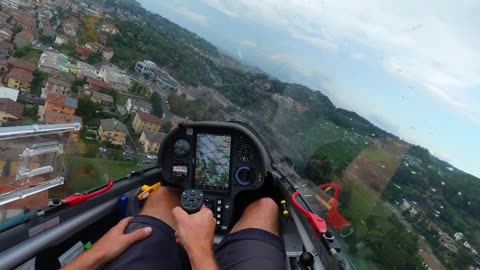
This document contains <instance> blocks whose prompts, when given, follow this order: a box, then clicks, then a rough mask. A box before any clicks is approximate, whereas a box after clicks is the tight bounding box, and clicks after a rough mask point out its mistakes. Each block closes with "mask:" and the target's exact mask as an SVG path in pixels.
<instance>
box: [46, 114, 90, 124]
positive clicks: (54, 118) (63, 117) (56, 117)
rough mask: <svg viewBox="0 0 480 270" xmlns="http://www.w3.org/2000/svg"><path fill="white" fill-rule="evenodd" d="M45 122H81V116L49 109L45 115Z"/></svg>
mask: <svg viewBox="0 0 480 270" xmlns="http://www.w3.org/2000/svg"><path fill="white" fill-rule="evenodd" d="M43 122H44V123H45V124H68V123H81V118H80V117H77V116H73V115H68V114H63V113H60V112H54V111H49V112H46V113H45V114H44V115H43Z"/></svg>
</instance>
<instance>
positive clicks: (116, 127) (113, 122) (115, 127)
mask: <svg viewBox="0 0 480 270" xmlns="http://www.w3.org/2000/svg"><path fill="white" fill-rule="evenodd" d="M100 126H101V127H102V129H103V130H104V131H119V132H122V133H124V134H128V129H127V126H125V124H123V123H122V122H120V121H119V120H117V119H115V118H111V119H102V120H100Z"/></svg>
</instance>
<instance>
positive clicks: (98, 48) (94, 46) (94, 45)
mask: <svg viewBox="0 0 480 270" xmlns="http://www.w3.org/2000/svg"><path fill="white" fill-rule="evenodd" d="M84 47H85V49H87V50H89V51H91V52H94V53H99V52H102V50H103V48H104V47H105V46H103V45H102V44H100V43H98V42H88V43H86V44H85V46H84Z"/></svg>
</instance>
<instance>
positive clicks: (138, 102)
mask: <svg viewBox="0 0 480 270" xmlns="http://www.w3.org/2000/svg"><path fill="white" fill-rule="evenodd" d="M129 100H130V102H131V103H132V105H133V106H137V107H142V108H145V109H149V110H151V109H152V104H150V103H148V102H146V101H143V100H141V99H131V98H129Z"/></svg>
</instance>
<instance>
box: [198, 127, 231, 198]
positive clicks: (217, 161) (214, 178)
mask: <svg viewBox="0 0 480 270" xmlns="http://www.w3.org/2000/svg"><path fill="white" fill-rule="evenodd" d="M231 143H232V137H231V136H227V135H212V134H202V133H200V134H198V135H197V151H196V157H195V185H196V186H197V187H204V188H205V187H206V188H219V189H228V184H229V183H228V178H229V175H230V148H231Z"/></svg>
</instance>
